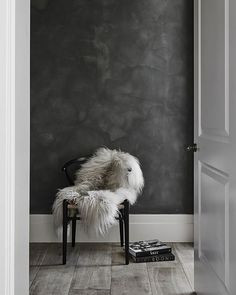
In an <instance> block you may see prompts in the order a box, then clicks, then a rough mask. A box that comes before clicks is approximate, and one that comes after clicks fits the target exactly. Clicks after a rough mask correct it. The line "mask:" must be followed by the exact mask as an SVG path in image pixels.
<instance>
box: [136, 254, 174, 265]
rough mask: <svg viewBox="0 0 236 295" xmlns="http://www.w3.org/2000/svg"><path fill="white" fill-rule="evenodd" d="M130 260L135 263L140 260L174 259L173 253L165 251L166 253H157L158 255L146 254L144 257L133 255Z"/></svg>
mask: <svg viewBox="0 0 236 295" xmlns="http://www.w3.org/2000/svg"><path fill="white" fill-rule="evenodd" d="M131 257H132V260H133V261H134V262H136V263H141V262H156V261H159V262H161V261H174V260H175V255H174V254H172V253H166V254H159V255H154V256H146V257H134V256H132V255H131Z"/></svg>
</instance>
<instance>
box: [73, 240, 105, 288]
mask: <svg viewBox="0 0 236 295" xmlns="http://www.w3.org/2000/svg"><path fill="white" fill-rule="evenodd" d="M110 287H111V244H97V245H96V244H84V245H80V255H79V259H78V263H77V267H76V269H75V273H74V277H73V280H72V284H71V289H72V290H73V289H76V290H78V289H80V290H81V289H82V290H88V289H102V290H110Z"/></svg>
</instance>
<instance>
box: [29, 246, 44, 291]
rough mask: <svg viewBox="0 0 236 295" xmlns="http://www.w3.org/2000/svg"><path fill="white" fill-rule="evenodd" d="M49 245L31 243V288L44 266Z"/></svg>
mask: <svg viewBox="0 0 236 295" xmlns="http://www.w3.org/2000/svg"><path fill="white" fill-rule="evenodd" d="M48 247H49V244H47V243H31V244H30V259H29V261H30V270H29V286H30V287H31V285H32V283H33V281H34V279H35V277H36V275H37V273H38V271H39V266H40V265H41V264H42V262H43V260H44V258H45V255H46V252H47V250H48Z"/></svg>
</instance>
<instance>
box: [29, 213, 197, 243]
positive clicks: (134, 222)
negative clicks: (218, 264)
mask: <svg viewBox="0 0 236 295" xmlns="http://www.w3.org/2000/svg"><path fill="white" fill-rule="evenodd" d="M154 238H158V239H160V240H162V241H165V242H193V215H185V214H178V215H177V214H167V215H166V214H165V215H162V214H161V215H159V214H151V215H141V214H131V215H130V241H138V240H147V239H154ZM76 241H77V242H118V241H119V227H118V225H115V226H114V227H113V228H112V229H110V231H109V233H108V234H107V235H106V236H105V237H103V238H96V237H90V238H89V237H88V236H87V235H86V234H85V233H84V232H83V231H82V229H81V226H79V221H78V225H77V234H76ZM30 242H34V243H42V242H45V243H49V242H60V241H59V240H58V239H57V237H56V235H55V232H54V228H53V220H52V215H41V214H40V215H38V214H33V215H30Z"/></svg>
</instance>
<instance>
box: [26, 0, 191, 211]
mask: <svg viewBox="0 0 236 295" xmlns="http://www.w3.org/2000/svg"><path fill="white" fill-rule="evenodd" d="M34 2H35V3H34V7H32V12H31V18H32V20H31V24H32V26H31V213H33V214H35V213H49V212H50V210H51V209H50V208H51V205H52V202H53V199H54V196H55V193H56V190H57V188H62V187H63V186H65V185H66V182H65V180H64V177H63V175H62V174H61V172H60V167H61V165H62V163H63V162H65V161H66V160H68V159H70V158H73V157H77V156H81V155H84V154H88V153H91V152H92V151H94V150H95V149H96V148H98V147H99V146H107V147H110V148H120V149H122V150H124V151H128V152H130V153H132V154H134V155H136V156H137V157H138V158H139V159H140V161H141V163H142V167H143V171H144V176H145V181H146V186H145V190H144V193H143V196H141V197H140V199H139V201H138V203H137V204H136V205H135V206H134V207H133V209H132V210H133V212H134V213H192V209H193V193H192V191H193V179H192V178H193V171H192V170H193V163H192V156H191V155H188V154H186V152H185V151H184V146H185V145H186V144H187V143H191V142H192V138H193V4H192V0H138V1H137V0H130V1H127V0H118V1H117V0H73V1H72V0H70V1H65V0H48V1H45V0H44V1H41V2H40V0H37V1H34ZM37 3H38V6H37ZM39 3H41V5H39ZM35 5H36V6H37V7H38V8H35V7H36V6H35Z"/></svg>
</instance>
